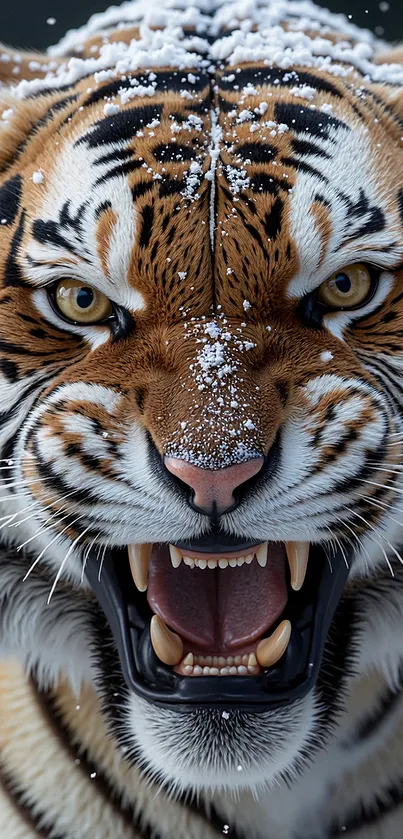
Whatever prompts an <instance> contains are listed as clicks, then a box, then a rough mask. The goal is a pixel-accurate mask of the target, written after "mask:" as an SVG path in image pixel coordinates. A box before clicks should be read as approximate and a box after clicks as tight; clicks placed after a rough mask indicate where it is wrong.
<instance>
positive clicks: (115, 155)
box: [93, 149, 133, 166]
mask: <svg viewBox="0 0 403 839" xmlns="http://www.w3.org/2000/svg"><path fill="white" fill-rule="evenodd" d="M132 157H133V149H115V150H114V151H110V152H108V154H103V155H102V156H101V157H99V158H98V160H94V163H93V165H94V166H101V165H102V164H103V163H115V161H116V160H127V159H131V158H132Z"/></svg>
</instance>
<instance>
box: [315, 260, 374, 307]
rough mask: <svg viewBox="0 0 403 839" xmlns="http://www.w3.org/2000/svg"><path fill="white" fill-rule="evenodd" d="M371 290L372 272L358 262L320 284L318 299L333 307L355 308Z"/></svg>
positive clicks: (364, 299) (363, 301)
mask: <svg viewBox="0 0 403 839" xmlns="http://www.w3.org/2000/svg"><path fill="white" fill-rule="evenodd" d="M371 290H372V279H371V274H370V272H369V270H368V268H367V267H366V266H365V265H364V264H363V263H362V262H357V263H356V264H355V265H347V267H346V268H342V269H341V271H336V272H335V273H334V274H332V276H331V277H329V279H327V280H325V282H324V283H322V285H320V286H319V289H318V294H317V300H318V301H319V303H324V304H325V305H326V306H331V307H332V308H333V309H355V308H356V307H357V306H360V305H362V304H363V303H365V301H366V299H367V298H368V297H369V295H370V293H371Z"/></svg>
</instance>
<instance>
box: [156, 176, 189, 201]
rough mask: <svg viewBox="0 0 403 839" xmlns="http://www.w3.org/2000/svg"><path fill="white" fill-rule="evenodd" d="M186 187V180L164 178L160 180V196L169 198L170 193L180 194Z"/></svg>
mask: <svg viewBox="0 0 403 839" xmlns="http://www.w3.org/2000/svg"><path fill="white" fill-rule="evenodd" d="M185 189H186V184H185V181H182V180H175V179H174V178H164V180H163V181H160V188H159V195H160V198H167V197H168V196H169V195H180V194H181V193H182V192H184V191H185Z"/></svg>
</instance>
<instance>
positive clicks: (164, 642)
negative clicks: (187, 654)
mask: <svg viewBox="0 0 403 839" xmlns="http://www.w3.org/2000/svg"><path fill="white" fill-rule="evenodd" d="M150 635H151V643H152V645H153V648H154V652H155V653H156V655H157V656H158V658H159V659H160V661H163V662H164V664H169V665H170V666H171V667H172V666H173V665H174V664H179V662H180V661H182V657H183V643H182V639H181V638H180V637H179V635H177V634H176V632H171V630H170V629H168V627H167V625H166V624H165V623H164V621H163V620H162V619H161V618H160V617H159V615H153V617H152V618H151V624H150Z"/></svg>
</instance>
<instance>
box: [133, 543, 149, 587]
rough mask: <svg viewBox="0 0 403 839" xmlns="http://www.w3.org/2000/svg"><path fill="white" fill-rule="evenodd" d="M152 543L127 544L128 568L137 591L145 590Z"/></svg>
mask: <svg viewBox="0 0 403 839" xmlns="http://www.w3.org/2000/svg"><path fill="white" fill-rule="evenodd" d="M152 548H153V546H152V545H128V546H127V552H128V554H129V563H130V570H131V572H132V577H133V580H134V582H135V584H136V586H137V588H138V590H139V591H147V587H148V569H149V566H150V559H151V551H152Z"/></svg>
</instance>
